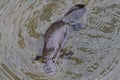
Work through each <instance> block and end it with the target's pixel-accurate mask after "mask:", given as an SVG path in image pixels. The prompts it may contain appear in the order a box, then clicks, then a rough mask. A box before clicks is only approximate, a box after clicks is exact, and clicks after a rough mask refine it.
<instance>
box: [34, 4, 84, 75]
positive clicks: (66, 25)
mask: <svg viewBox="0 0 120 80" xmlns="http://www.w3.org/2000/svg"><path fill="white" fill-rule="evenodd" d="M85 12H86V7H85V5H84V4H77V5H74V6H73V7H71V8H70V9H69V10H68V11H67V13H66V14H65V15H64V16H63V17H62V19H60V20H58V21H55V22H54V23H52V24H51V25H50V27H49V28H48V29H47V30H46V33H45V36H44V47H43V50H42V55H41V54H39V55H37V56H36V58H35V60H38V59H40V58H42V59H43V63H44V67H43V70H44V72H45V73H49V74H54V73H56V71H57V69H56V60H57V58H58V57H59V56H60V51H61V50H62V49H63V47H64V45H65V42H66V40H67V39H68V37H69V35H70V33H71V31H72V30H79V29H81V27H82V24H81V23H78V22H77V23H76V21H77V20H78V19H80V18H81V17H82V16H83V15H84V14H85ZM65 56H67V55H65Z"/></svg>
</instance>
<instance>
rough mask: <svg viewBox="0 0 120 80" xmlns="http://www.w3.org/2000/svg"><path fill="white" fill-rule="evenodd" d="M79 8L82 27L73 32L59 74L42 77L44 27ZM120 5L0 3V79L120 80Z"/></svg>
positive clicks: (109, 0)
mask: <svg viewBox="0 0 120 80" xmlns="http://www.w3.org/2000/svg"><path fill="white" fill-rule="evenodd" d="M77 3H84V4H86V6H87V12H86V14H85V16H84V17H83V18H82V19H81V21H82V22H83V23H84V24H85V25H84V28H83V29H81V30H80V31H78V32H73V33H72V34H71V38H70V39H69V40H68V42H67V44H66V47H65V48H66V49H71V50H73V51H74V53H75V55H74V56H73V57H72V58H71V59H69V60H64V59H60V60H59V61H60V62H59V63H58V66H57V68H58V73H57V74H56V75H53V76H49V77H48V76H46V75H44V74H43V73H42V63H41V62H36V63H33V62H32V61H31V57H35V55H36V54H38V53H39V52H41V50H42V47H43V35H44V33H45V31H46V29H47V28H48V27H49V25H50V24H51V23H52V22H54V21H56V20H57V19H58V18H59V17H61V16H63V15H64V13H65V12H66V11H67V10H68V9H69V8H70V7H71V6H73V5H74V4H77ZM119 40H120V0H0V80H120V76H119V74H120V61H119V59H120V41H119Z"/></svg>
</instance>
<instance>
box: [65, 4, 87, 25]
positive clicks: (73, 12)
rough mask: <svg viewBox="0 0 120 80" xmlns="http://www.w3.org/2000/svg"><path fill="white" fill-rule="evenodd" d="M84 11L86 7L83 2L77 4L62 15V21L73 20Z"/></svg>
mask: <svg viewBox="0 0 120 80" xmlns="http://www.w3.org/2000/svg"><path fill="white" fill-rule="evenodd" d="M85 12H86V7H85V5H84V4H77V5H75V6H73V7H71V8H70V9H69V11H68V12H67V13H66V14H65V15H64V17H63V21H64V22H68V23H70V22H74V21H76V20H78V19H80V18H81V17H82V16H83V15H84V14H85Z"/></svg>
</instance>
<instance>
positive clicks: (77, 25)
mask: <svg viewBox="0 0 120 80" xmlns="http://www.w3.org/2000/svg"><path fill="white" fill-rule="evenodd" d="M71 27H72V30H74V31H79V30H80V29H82V28H83V23H74V24H71Z"/></svg>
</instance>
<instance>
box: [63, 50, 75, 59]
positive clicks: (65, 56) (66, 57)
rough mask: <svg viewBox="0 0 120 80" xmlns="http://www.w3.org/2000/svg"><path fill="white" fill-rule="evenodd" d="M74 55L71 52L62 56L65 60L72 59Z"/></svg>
mask: <svg viewBox="0 0 120 80" xmlns="http://www.w3.org/2000/svg"><path fill="white" fill-rule="evenodd" d="M73 55H74V52H73V51H69V52H68V53H66V54H62V57H63V58H64V59H70V58H71V57H72V56H73Z"/></svg>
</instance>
